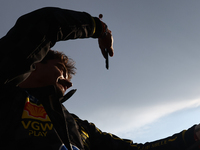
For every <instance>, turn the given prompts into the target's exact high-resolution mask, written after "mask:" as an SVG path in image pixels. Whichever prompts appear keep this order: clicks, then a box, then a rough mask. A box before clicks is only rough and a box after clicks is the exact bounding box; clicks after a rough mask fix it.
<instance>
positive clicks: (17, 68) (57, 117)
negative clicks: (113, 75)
mask: <svg viewBox="0 0 200 150" xmlns="http://www.w3.org/2000/svg"><path fill="white" fill-rule="evenodd" d="M101 32H102V27H101V22H100V20H99V19H98V18H95V17H91V16H90V15H89V14H87V13H84V12H76V11H71V10H64V9H60V8H43V9H39V10H36V11H34V12H31V13H29V14H26V15H24V16H22V17H20V18H19V19H18V21H17V22H16V24H15V26H14V27H13V28H12V29H11V30H10V31H9V32H8V33H7V34H6V35H5V36H4V37H3V38H1V39H0V47H1V50H0V77H1V78H0V91H1V94H0V100H1V105H0V112H1V115H0V120H1V123H0V149H20V150H25V149H29V150H31V149H41V150H43V149H49V150H51V149H52V150H53V149H54V150H56V149H57V150H58V149H61V150H64V149H65V147H66V148H67V149H86V150H89V149H91V150H102V149H104V150H106V149H109V150H110V149H113V150H118V149H119V150H121V149H127V150H129V149H133V150H137V149H141V150H147V149H149V150H184V149H186V148H188V147H190V146H191V145H193V144H194V143H195V140H194V133H193V132H194V127H192V128H190V129H189V130H187V131H182V132H181V133H178V134H175V135H173V136H172V137H168V138H166V139H162V140H158V141H155V142H150V143H145V144H137V143H133V142H132V141H131V140H125V139H120V138H118V137H117V136H115V135H112V134H108V133H104V132H102V131H101V130H99V129H98V128H96V127H95V125H94V124H91V123H88V122H87V121H83V120H81V119H79V118H78V117H77V116H76V115H74V114H70V113H69V112H68V111H67V109H66V108H65V107H64V106H63V105H62V104H61V102H60V101H59V98H58V97H57V94H56V90H55V88H54V87H53V86H48V87H43V88H35V89H21V88H19V87H18V86H17V85H18V84H19V83H20V82H22V81H23V80H24V79H25V78H26V77H27V76H28V75H29V74H30V73H31V71H33V70H34V68H35V67H34V63H36V62H39V61H41V60H42V59H43V58H44V57H45V55H46V54H47V52H48V51H49V49H50V48H51V47H52V46H53V45H54V44H55V43H56V42H57V41H62V40H68V39H76V38H89V37H92V38H97V37H99V36H100V33H101Z"/></svg>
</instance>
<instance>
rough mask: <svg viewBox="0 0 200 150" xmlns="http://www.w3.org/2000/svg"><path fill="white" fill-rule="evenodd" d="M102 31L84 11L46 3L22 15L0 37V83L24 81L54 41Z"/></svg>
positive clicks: (88, 35)
mask: <svg viewBox="0 0 200 150" xmlns="http://www.w3.org/2000/svg"><path fill="white" fill-rule="evenodd" d="M101 31H102V26H101V21H100V20H99V19H98V18H96V17H91V16H90V15H89V14H88V13H85V12H77V11H72V10H66V9H60V8H54V7H46V8H41V9H38V10H36V11H33V12H31V13H28V14H25V15H23V16H21V17H20V18H19V19H18V20H17V22H16V24H15V25H14V26H13V28H11V29H10V31H9V32H8V33H7V34H6V35H5V36H4V37H2V38H1V39H0V47H1V49H0V77H1V78H0V86H2V85H3V84H8V83H12V84H15V85H17V84H18V83H19V82H21V81H23V80H24V79H25V78H26V77H27V76H28V75H29V74H30V72H31V71H33V70H34V63H36V62H39V61H41V60H42V59H43V58H44V56H45V55H46V54H47V52H48V50H49V49H50V48H51V47H52V46H54V44H55V43H56V42H58V41H64V40H69V39H77V38H89V37H92V38H97V37H99V35H100V33H101ZM11 81H12V82H11Z"/></svg>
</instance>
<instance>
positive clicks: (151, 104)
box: [0, 0, 200, 143]
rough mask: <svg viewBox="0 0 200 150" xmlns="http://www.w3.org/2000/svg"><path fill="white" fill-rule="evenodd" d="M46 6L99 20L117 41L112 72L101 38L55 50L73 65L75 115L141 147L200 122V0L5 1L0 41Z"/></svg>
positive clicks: (60, 45)
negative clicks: (20, 19) (19, 20)
mask: <svg viewBox="0 0 200 150" xmlns="http://www.w3.org/2000/svg"><path fill="white" fill-rule="evenodd" d="M47 6H52V7H60V8H66V9H72V10H77V11H85V12H88V13H90V14H91V15H92V16H98V15H99V14H100V13H102V14H103V15H104V17H103V21H104V22H106V23H107V25H108V27H109V29H110V30H111V31H112V33H113V36H114V50H115V55H114V57H113V58H110V69H109V70H106V69H105V60H104V58H103V57H102V56H101V52H100V50H99V48H98V43H97V40H96V39H92V38H89V39H80V40H69V41H66V42H59V43H57V44H56V45H55V47H53V49H55V50H59V51H63V52H64V53H65V54H66V55H68V56H69V57H71V58H73V59H74V60H75V61H76V67H77V74H76V75H75V77H74V78H73V79H72V82H73V88H76V89H77V92H76V93H75V95H74V96H73V97H72V98H71V99H70V100H68V101H67V102H65V103H64V105H65V106H66V107H67V109H68V110H69V111H70V112H72V113H75V114H76V115H78V116H79V117H80V118H81V119H86V120H88V121H90V122H94V123H95V124H96V126H97V127H99V128H100V129H101V130H102V131H106V132H111V133H114V134H116V135H118V136H120V137H122V138H129V139H132V140H133V141H134V142H138V143H140V142H142V143H143V142H146V141H153V140H156V139H159V138H164V137H167V136H170V135H172V134H174V133H177V132H180V131H182V130H183V129H188V128H189V127H191V126H192V125H194V124H197V123H200V42H199V41H200V9H199V8H200V1H199V0H190V1H188V0H124V1H121V0H95V1H94V0H85V1H83V0H73V1H72V0H56V1H55V0H34V1H33V0H18V1H16V0H6V1H5V0H4V1H1V2H0V18H1V28H0V36H1V37H2V36H4V35H5V34H6V33H7V31H8V30H9V29H10V28H11V27H12V26H13V25H14V23H15V21H16V20H17V18H18V17H19V16H21V15H23V14H25V13H28V12H30V11H33V10H35V9H38V8H41V7H47Z"/></svg>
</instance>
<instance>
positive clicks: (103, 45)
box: [98, 29, 114, 58]
mask: <svg viewBox="0 0 200 150" xmlns="http://www.w3.org/2000/svg"><path fill="white" fill-rule="evenodd" d="M98 42H99V48H100V49H101V52H102V55H103V56H104V58H106V50H107V51H108V53H109V55H110V56H111V57H112V56H113V55H114V49H113V36H112V32H111V31H110V30H109V29H107V32H106V33H105V35H103V36H102V37H100V38H98Z"/></svg>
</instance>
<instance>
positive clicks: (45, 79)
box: [33, 59, 72, 96]
mask: <svg viewBox="0 0 200 150" xmlns="http://www.w3.org/2000/svg"><path fill="white" fill-rule="evenodd" d="M33 73H34V74H33V75H34V76H35V78H36V81H38V84H39V85H38V86H40V87H42V86H48V85H54V86H55V87H56V89H57V91H58V94H59V95H62V96H63V95H64V93H65V91H66V90H67V89H68V88H70V87H71V86H72V83H71V82H70V81H69V78H68V74H67V70H66V68H65V65H64V64H63V63H62V62H61V61H60V60H59V59H52V60H48V61H47V63H37V64H36V70H35V71H34V72H33Z"/></svg>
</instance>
